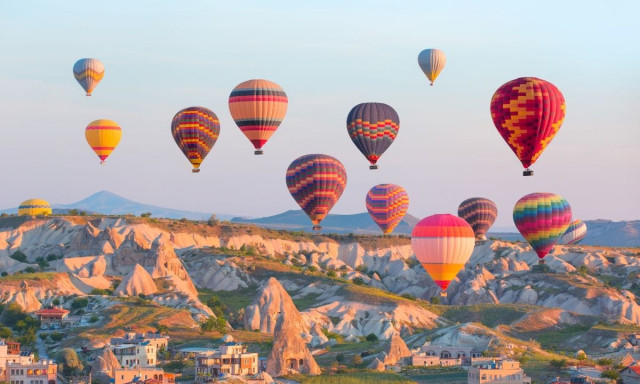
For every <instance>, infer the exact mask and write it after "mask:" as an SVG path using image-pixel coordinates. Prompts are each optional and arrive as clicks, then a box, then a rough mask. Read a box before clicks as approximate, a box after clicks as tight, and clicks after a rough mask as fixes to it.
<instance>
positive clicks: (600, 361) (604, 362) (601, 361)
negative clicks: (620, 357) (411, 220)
mask: <svg viewBox="0 0 640 384" xmlns="http://www.w3.org/2000/svg"><path fill="white" fill-rule="evenodd" d="M598 365H608V366H611V365H613V359H609V358H607V357H603V358H601V359H598Z"/></svg>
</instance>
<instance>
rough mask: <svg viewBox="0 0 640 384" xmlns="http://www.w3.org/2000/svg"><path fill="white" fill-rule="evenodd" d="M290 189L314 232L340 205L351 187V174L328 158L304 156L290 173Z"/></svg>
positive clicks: (331, 158) (290, 167)
mask: <svg viewBox="0 0 640 384" xmlns="http://www.w3.org/2000/svg"><path fill="white" fill-rule="evenodd" d="M286 179H287V188H289V192H290V193H291V196H293V198H294V199H295V201H296V202H297V203H298V205H300V208H302V210H303V211H304V212H305V213H306V214H307V215H308V216H309V218H310V219H311V222H312V223H313V225H314V227H313V229H315V230H318V229H322V227H320V225H319V224H320V222H321V221H322V220H323V219H324V218H325V216H326V215H327V214H328V213H329V211H330V210H331V208H333V206H334V205H335V204H336V202H337V201H338V199H339V198H340V196H342V192H343V191H344V189H345V187H346V186H347V171H346V170H345V169H344V166H343V165H342V163H341V162H339V161H338V160H337V159H335V158H333V157H331V156H328V155H320V154H313V155H304V156H301V157H298V158H297V159H295V160H294V161H293V162H292V163H291V165H289V168H288V169H287V176H286Z"/></svg>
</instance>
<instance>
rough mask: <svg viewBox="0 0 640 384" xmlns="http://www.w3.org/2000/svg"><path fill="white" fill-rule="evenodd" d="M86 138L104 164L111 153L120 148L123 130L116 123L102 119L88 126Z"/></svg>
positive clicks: (85, 133) (85, 132)
mask: <svg viewBox="0 0 640 384" xmlns="http://www.w3.org/2000/svg"><path fill="white" fill-rule="evenodd" d="M84 136H85V138H86V139H87V143H89V145H90V146H91V149H93V151H94V152H95V153H96V155H98V157H99V158H100V160H101V161H100V162H101V163H104V161H105V160H106V159H107V157H109V155H110V154H111V152H113V150H114V149H116V147H117V146H118V143H119V142H120V138H121V137H122V130H121V129H120V126H119V125H118V124H117V123H116V122H115V121H112V120H107V119H100V120H95V121H92V122H91V123H89V125H87V128H86V129H85V131H84Z"/></svg>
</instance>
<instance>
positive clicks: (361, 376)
mask: <svg viewBox="0 0 640 384" xmlns="http://www.w3.org/2000/svg"><path fill="white" fill-rule="evenodd" d="M290 378H291V379H292V380H295V381H298V382H299V383H301V384H383V383H397V384H414V383H415V381H411V380H407V379H406V378H404V377H402V376H400V375H398V374H397V373H391V372H353V373H342V374H336V375H326V374H325V375H319V376H303V375H295V376H291V377H290Z"/></svg>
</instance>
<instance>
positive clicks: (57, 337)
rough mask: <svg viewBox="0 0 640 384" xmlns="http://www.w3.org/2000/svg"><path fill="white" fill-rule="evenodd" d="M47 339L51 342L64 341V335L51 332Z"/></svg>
mask: <svg viewBox="0 0 640 384" xmlns="http://www.w3.org/2000/svg"><path fill="white" fill-rule="evenodd" d="M49 337H50V338H51V340H53V341H60V340H62V339H64V334H63V333H60V332H53V333H52V334H51V335H50V336H49Z"/></svg>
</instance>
